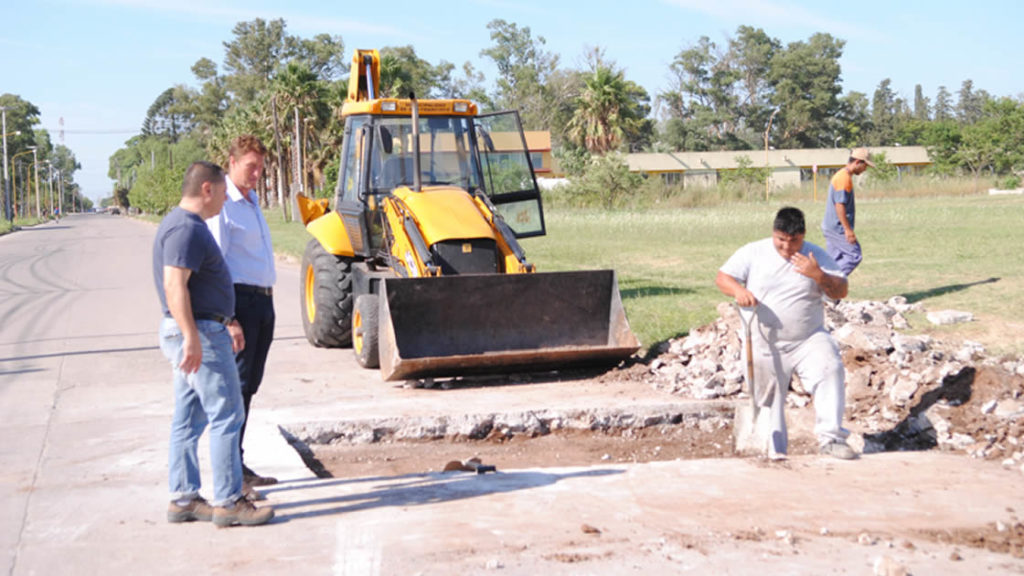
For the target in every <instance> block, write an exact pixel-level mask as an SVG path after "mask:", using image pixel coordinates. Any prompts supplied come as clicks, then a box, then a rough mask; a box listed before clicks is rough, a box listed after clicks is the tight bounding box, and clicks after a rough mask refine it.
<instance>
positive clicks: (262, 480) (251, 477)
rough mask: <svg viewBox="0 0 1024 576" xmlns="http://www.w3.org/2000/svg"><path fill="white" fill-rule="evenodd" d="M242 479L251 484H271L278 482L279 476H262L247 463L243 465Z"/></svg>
mask: <svg viewBox="0 0 1024 576" xmlns="http://www.w3.org/2000/svg"><path fill="white" fill-rule="evenodd" d="M242 481H244V482H245V483H247V484H249V485H250V486H270V485H271V484H277V478H274V477H272V476H260V475H259V474H257V473H255V472H253V471H252V470H250V469H249V467H248V466H246V465H245V464H243V465H242Z"/></svg>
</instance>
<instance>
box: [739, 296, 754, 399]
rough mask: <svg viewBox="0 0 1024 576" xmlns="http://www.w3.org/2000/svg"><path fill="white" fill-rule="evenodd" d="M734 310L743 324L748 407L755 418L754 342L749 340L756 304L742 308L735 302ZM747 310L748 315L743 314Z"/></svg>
mask: <svg viewBox="0 0 1024 576" xmlns="http://www.w3.org/2000/svg"><path fill="white" fill-rule="evenodd" d="M735 306H736V311H737V312H738V313H739V316H740V323H741V324H743V335H744V338H743V343H744V345H745V346H746V356H747V389H748V392H749V393H750V408H751V410H752V412H751V413H752V415H753V417H754V418H755V419H756V418H757V412H758V409H757V396H756V394H755V393H754V344H753V342H752V341H751V340H752V339H751V332H753V330H751V324H753V323H754V322H756V321H757V306H756V305H754V306H751V307H750V308H744V307H742V306H740V305H739V304H735ZM748 311H749V314H750V317H749V318H748V317H746V316H744V314H745V313H747V312H748Z"/></svg>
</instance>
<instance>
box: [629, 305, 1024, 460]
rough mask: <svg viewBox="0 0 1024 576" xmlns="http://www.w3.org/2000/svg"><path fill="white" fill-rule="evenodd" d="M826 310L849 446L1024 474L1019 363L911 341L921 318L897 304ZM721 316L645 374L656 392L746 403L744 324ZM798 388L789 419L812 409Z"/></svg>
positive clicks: (668, 347)
mask: <svg viewBox="0 0 1024 576" xmlns="http://www.w3.org/2000/svg"><path fill="white" fill-rule="evenodd" d="M826 310H827V318H826V326H827V328H828V329H829V331H830V332H831V333H832V334H833V336H834V337H835V338H836V340H837V341H838V342H839V345H840V350H841V353H842V357H843V363H844V365H845V366H846V398H847V402H846V422H847V427H848V428H850V429H851V430H852V431H853V432H854V436H853V438H852V439H851V443H855V444H857V443H860V441H861V440H862V441H863V450H864V452H868V453H870V452H880V451H892V450H926V449H931V448H940V449H944V450H953V451H960V452H964V453H967V454H970V455H971V456H975V457H979V458H987V459H1003V460H1004V465H1006V466H1016V467H1020V466H1022V462H1024V361H1022V359H1020V358H998V359H997V358H991V357H988V356H987V355H986V354H985V350H984V348H983V347H982V346H981V345H980V344H978V343H976V342H970V341H963V342H953V341H941V340H938V339H934V338H931V337H929V336H927V335H912V334H907V333H906V332H905V331H907V330H908V329H909V328H910V326H909V324H908V322H907V320H906V317H905V316H904V315H905V314H906V313H907V312H909V311H923V310H922V309H921V307H920V305H908V304H907V303H906V300H905V299H902V298H899V297H896V298H892V299H890V300H889V301H888V302H884V303H883V302H874V301H858V302H851V301H843V302H841V303H839V304H838V305H830V306H827V307H826ZM718 311H719V315H720V317H719V319H718V320H716V321H715V322H712V323H711V324H708V325H706V326H702V327H700V328H697V329H695V330H693V331H691V333H690V334H689V335H688V336H686V337H684V338H679V339H675V340H671V341H669V342H667V343H666V344H664V345H663V346H662V348H661V349H660V350H659V354H658V355H657V356H656V357H655V358H654V359H653V360H652V361H651V362H650V363H649V365H648V368H647V373H646V378H647V380H648V381H649V382H651V384H652V385H654V386H655V387H657V388H660V389H664V390H667V391H669V392H671V393H673V394H676V395H679V396H682V397H688V398H695V399H715V398H740V397H746V393H745V392H744V383H743V380H744V377H743V375H744V367H743V366H742V363H741V361H740V358H741V354H740V353H741V351H740V339H739V330H740V321H739V316H738V314H737V312H736V311H735V309H734V308H733V307H732V306H731V305H729V304H727V303H723V304H721V305H720V306H719V308H718ZM627 370H628V371H629V373H630V374H631V375H632V374H634V373H635V372H636V371H637V370H638V369H637V368H636V367H635V366H634V367H628V368H627ZM792 390H793V392H794V393H791V394H790V395H789V397H788V400H787V402H788V406H787V411H799V410H811V407H810V395H809V394H808V393H807V392H806V391H805V390H804V389H803V388H802V387H801V386H800V382H799V381H798V380H795V381H794V383H793V385H792ZM789 414H791V415H792V414H793V412H789ZM791 417H792V416H791Z"/></svg>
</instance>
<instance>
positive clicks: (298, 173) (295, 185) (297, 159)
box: [288, 106, 305, 222]
mask: <svg viewBox="0 0 1024 576" xmlns="http://www.w3.org/2000/svg"><path fill="white" fill-rule="evenodd" d="M301 130H302V126H301V123H300V122H299V107H298V106H296V107H295V140H294V144H293V146H292V150H293V151H294V153H293V154H292V158H293V159H294V168H293V169H292V195H291V198H289V199H288V200H289V202H288V203H289V204H291V209H292V222H294V221H296V220H298V219H299V217H298V207H299V198H298V196H299V194H302V193H303V192H304V191H305V190H304V189H303V188H304V187H303V185H302V184H303V182H302V181H303V180H304V178H303V176H302V173H303V172H304V170H303V169H302V133H301Z"/></svg>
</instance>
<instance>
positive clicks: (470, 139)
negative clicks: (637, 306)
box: [299, 50, 640, 380]
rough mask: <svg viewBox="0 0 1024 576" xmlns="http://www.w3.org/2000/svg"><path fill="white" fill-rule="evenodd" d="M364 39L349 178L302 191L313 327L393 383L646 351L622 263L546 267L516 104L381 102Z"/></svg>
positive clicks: (307, 299)
mask: <svg viewBox="0 0 1024 576" xmlns="http://www.w3.org/2000/svg"><path fill="white" fill-rule="evenodd" d="M379 79H380V58H379V54H378V53H377V51H376V50H357V51H356V52H355V55H354V56H353V59H352V73H351V76H350V77H349V87H348V98H347V100H346V101H345V103H344V105H343V107H342V111H341V114H342V117H343V118H344V119H345V133H344V140H343V144H342V151H341V166H340V170H339V184H338V189H337V191H336V194H335V198H334V203H333V204H334V207H333V209H332V208H330V203H329V201H328V199H318V200H312V199H309V198H305V197H303V196H299V211H300V213H301V215H302V221H303V223H304V224H305V226H306V228H307V230H309V232H310V233H311V234H312V235H313V239H312V240H310V241H309V244H308V245H307V247H306V251H305V254H304V255H303V259H302V270H301V272H300V278H299V281H300V284H301V285H300V294H301V300H302V301H301V307H302V320H303V328H304V330H305V333H306V338H307V339H308V340H309V341H310V342H311V343H312V344H314V345H316V346H325V347H345V346H349V345H351V346H352V348H353V349H354V351H355V354H356V358H357V360H358V361H359V363H360V365H362V366H364V367H367V368H376V367H378V366H379V367H380V369H381V373H382V376H383V377H384V379H385V380H402V379H414V378H424V377H434V376H460V375H468V374H476V373H495V372H499V373H500V372H514V371H535V370H546V369H554V368H564V367H572V366H582V365H595V364H605V365H609V364H615V363H617V362H619V361H621V360H623V359H624V358H627V357H629V356H630V355H631V354H633V353H634V352H636V350H637V349H639V347H640V344H639V343H638V342H637V339H636V337H635V336H634V335H633V333H632V331H631V330H630V328H629V322H628V321H627V320H626V315H625V312H624V310H623V307H622V302H621V299H620V296H619V289H618V285H617V282H616V279H615V273H614V272H613V271H611V270H599V271H585V272H553V273H539V272H537V271H536V269H535V267H534V265H533V264H531V263H529V262H528V261H527V260H526V255H525V253H524V252H523V249H522V247H521V246H520V244H519V242H518V239H520V238H527V237H532V236H541V235H544V234H545V227H544V213H543V210H542V206H541V198H540V192H539V190H538V188H537V182H536V179H535V178H534V174H533V167H532V164H531V161H530V154H529V151H528V149H527V147H526V140H525V137H524V135H523V131H522V127H521V125H520V122H519V115H518V113H517V112H514V111H511V112H499V113H495V114H478V113H477V108H476V105H475V104H473V103H472V102H470V101H468V100H458V99H453V100H420V101H417V99H416V98H415V96H414V95H411V94H410V95H409V98H382V97H380V95H379V94H378V89H379V88H378V87H379Z"/></svg>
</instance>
